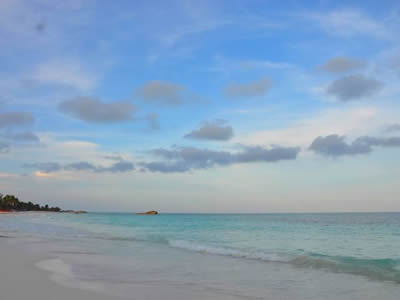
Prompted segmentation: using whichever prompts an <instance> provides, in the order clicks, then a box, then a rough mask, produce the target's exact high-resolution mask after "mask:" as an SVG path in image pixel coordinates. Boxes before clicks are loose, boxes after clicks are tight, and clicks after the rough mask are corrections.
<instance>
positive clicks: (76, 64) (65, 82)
mask: <svg viewBox="0 0 400 300" xmlns="http://www.w3.org/2000/svg"><path fill="white" fill-rule="evenodd" d="M31 79H33V80H34V81H37V82H39V83H43V84H55V85H61V86H66V87H71V88H75V89H78V90H81V91H89V90H92V89H93V88H94V87H95V86H96V84H97V81H98V75H97V74H95V73H94V72H90V71H89V70H88V69H87V68H86V67H85V66H84V65H83V64H82V63H81V62H80V61H79V60H77V59H57V60H52V61H49V62H46V63H43V64H41V65H39V66H38V67H37V68H36V70H34V71H33V73H32V75H31Z"/></svg>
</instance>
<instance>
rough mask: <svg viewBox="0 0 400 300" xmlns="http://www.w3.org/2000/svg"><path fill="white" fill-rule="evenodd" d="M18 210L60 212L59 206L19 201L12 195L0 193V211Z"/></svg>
mask: <svg viewBox="0 0 400 300" xmlns="http://www.w3.org/2000/svg"><path fill="white" fill-rule="evenodd" d="M18 211H48V212H62V210H61V209H60V208H59V207H49V206H48V205H47V204H46V205H44V206H40V205H39V204H34V203H32V202H22V201H19V199H18V198H17V197H15V196H14V195H3V194H1V193H0V212H2V213H5V212H18Z"/></svg>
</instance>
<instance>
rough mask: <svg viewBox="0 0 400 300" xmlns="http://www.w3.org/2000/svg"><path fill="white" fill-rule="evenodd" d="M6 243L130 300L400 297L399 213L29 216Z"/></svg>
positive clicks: (64, 277) (9, 226) (73, 278)
mask: <svg viewBox="0 0 400 300" xmlns="http://www.w3.org/2000/svg"><path fill="white" fill-rule="evenodd" d="M0 234H2V235H4V234H7V235H10V236H12V238H11V239H10V242H11V243H15V244H16V245H18V246H20V247H23V248H24V249H27V250H28V251H34V252H37V253H41V254H44V253H45V254H46V255H47V256H48V257H51V259H49V260H46V261H43V262H41V263H39V264H38V266H39V267H41V268H43V269H46V270H48V271H50V272H52V273H54V274H55V276H53V279H55V280H58V281H60V283H62V284H66V285H71V286H77V287H80V288H87V289H97V290H99V291H101V292H105V293H109V294H110V295H111V294H112V295H118V296H121V297H126V298H127V299H132V298H130V297H131V296H132V293H134V292H135V289H137V288H138V287H141V288H145V289H149V290H151V289H154V288H162V289H165V298H164V299H169V298H168V292H169V291H170V290H171V289H175V290H179V291H185V293H186V294H185V295H187V293H189V295H190V293H192V295H195V296H196V297H195V296H193V298H195V299H290V300H291V299H300V300H302V299H336V300H337V299H378V298H379V299H382V300H383V299H399V297H400V213H321V214H317V213H315V214H160V215H157V216H138V215H135V214H129V213H88V214H81V215H75V214H59V213H21V214H13V215H11V214H10V215H1V216H0ZM171 294H172V293H171ZM174 295H175V296H176V294H174ZM148 299H151V295H149V298H148Z"/></svg>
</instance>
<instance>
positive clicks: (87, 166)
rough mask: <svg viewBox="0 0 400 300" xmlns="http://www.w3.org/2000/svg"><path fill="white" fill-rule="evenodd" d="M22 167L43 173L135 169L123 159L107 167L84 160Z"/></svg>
mask: <svg viewBox="0 0 400 300" xmlns="http://www.w3.org/2000/svg"><path fill="white" fill-rule="evenodd" d="M23 167H24V168H27V169H35V170H38V171H40V172H43V173H53V172H58V171H61V170H67V171H90V172H95V173H106V172H108V173H122V172H129V171H133V170H135V166H134V164H133V163H131V162H129V161H125V160H121V161H117V162H115V163H113V164H112V165H111V166H108V167H104V166H96V165H94V164H92V163H89V162H86V161H80V162H75V163H69V164H65V165H62V164H60V163H56V162H44V163H30V164H24V165H23Z"/></svg>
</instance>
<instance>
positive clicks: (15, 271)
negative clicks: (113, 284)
mask: <svg viewBox="0 0 400 300" xmlns="http://www.w3.org/2000/svg"><path fill="white" fill-rule="evenodd" d="M43 259H45V258H44V257H38V256H35V255H33V254H32V253H27V252H25V251H22V250H20V249H16V247H15V246H13V245H9V244H8V243H7V238H6V237H1V238H0V262H1V267H0V299H2V300H25V299H26V300H28V299H29V300H54V299H57V300H71V299H75V300H80V299H84V300H114V299H119V298H115V297H112V296H109V295H103V294H100V293H97V292H95V291H86V290H83V289H78V288H70V287H66V286H63V285H61V284H57V283H56V282H55V281H54V280H51V278H50V276H51V273H49V272H46V271H44V270H41V269H40V268H38V267H37V266H36V264H37V263H38V262H40V261H41V260H43Z"/></svg>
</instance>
